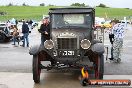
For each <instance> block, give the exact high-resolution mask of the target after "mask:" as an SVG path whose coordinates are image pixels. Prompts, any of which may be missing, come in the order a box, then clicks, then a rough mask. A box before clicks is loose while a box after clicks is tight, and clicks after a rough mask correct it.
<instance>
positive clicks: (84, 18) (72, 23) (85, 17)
mask: <svg viewBox="0 0 132 88" xmlns="http://www.w3.org/2000/svg"><path fill="white" fill-rule="evenodd" d="M91 23H92V21H91V15H90V14H53V15H52V28H57V29H58V28H90V27H91Z"/></svg>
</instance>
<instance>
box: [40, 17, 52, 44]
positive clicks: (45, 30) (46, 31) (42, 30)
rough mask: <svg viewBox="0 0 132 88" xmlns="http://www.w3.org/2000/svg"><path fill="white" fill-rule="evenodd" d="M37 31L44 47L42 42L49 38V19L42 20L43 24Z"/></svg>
mask: <svg viewBox="0 0 132 88" xmlns="http://www.w3.org/2000/svg"><path fill="white" fill-rule="evenodd" d="M38 31H39V32H40V33H41V44H42V45H44V42H45V41H46V40H49V38H50V24H49V17H46V18H44V19H43V24H41V26H40V29H39V30H38Z"/></svg>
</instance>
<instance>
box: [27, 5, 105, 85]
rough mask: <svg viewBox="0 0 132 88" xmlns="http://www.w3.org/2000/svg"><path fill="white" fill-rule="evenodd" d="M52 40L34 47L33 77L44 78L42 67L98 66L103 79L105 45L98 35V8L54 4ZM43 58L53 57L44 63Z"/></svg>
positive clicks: (36, 81) (94, 67)
mask: <svg viewBox="0 0 132 88" xmlns="http://www.w3.org/2000/svg"><path fill="white" fill-rule="evenodd" d="M49 17H50V22H51V25H50V40H46V41H45V42H44V46H43V45H36V46H33V47H31V48H30V51H29V53H30V55H33V64H32V66H33V68H32V70H33V80H34V82H35V83H39V82H40V73H41V69H47V70H51V69H56V70H58V69H71V70H75V69H76V70H80V68H82V67H84V68H85V69H87V70H90V69H92V70H94V76H95V78H96V79H103V73H104V56H103V53H104V45H103V44H102V43H101V41H99V40H96V39H95V37H94V20H95V9H93V8H51V9H50V10H49ZM41 61H50V62H51V64H50V65H48V66H43V65H42V64H41Z"/></svg>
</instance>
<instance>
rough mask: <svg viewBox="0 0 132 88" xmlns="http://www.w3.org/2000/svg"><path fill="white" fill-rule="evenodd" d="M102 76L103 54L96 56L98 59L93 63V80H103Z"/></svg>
mask: <svg viewBox="0 0 132 88" xmlns="http://www.w3.org/2000/svg"><path fill="white" fill-rule="evenodd" d="M103 75H104V56H103V54H101V55H98V58H97V59H96V62H95V78H96V79H103Z"/></svg>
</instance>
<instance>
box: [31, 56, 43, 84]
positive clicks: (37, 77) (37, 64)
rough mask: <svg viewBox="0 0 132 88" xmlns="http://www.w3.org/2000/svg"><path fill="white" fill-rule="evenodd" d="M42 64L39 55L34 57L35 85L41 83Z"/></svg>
mask: <svg viewBox="0 0 132 88" xmlns="http://www.w3.org/2000/svg"><path fill="white" fill-rule="evenodd" d="M40 64H41V62H40V60H39V58H38V55H33V63H32V71H33V80H34V82H35V83H39V82H40V73H41V68H40Z"/></svg>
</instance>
